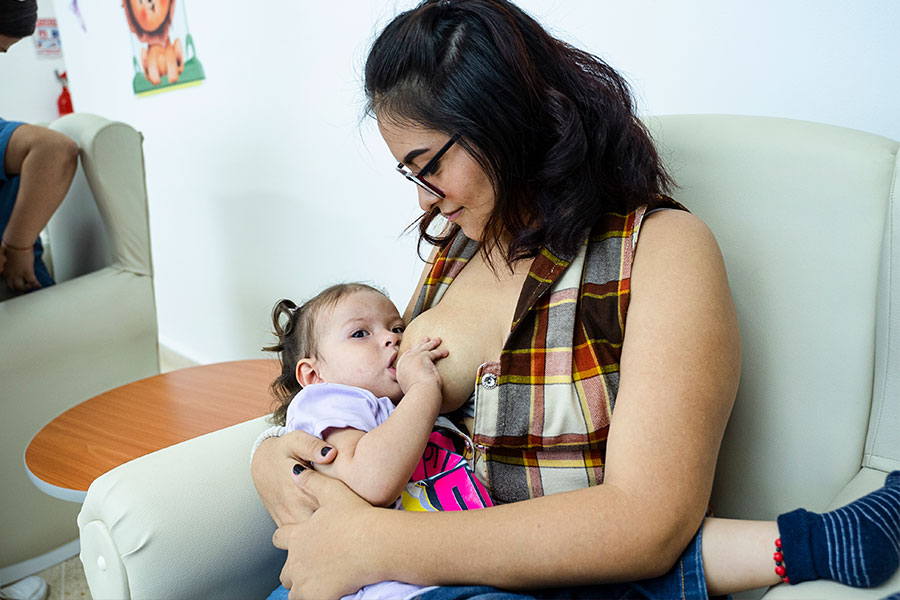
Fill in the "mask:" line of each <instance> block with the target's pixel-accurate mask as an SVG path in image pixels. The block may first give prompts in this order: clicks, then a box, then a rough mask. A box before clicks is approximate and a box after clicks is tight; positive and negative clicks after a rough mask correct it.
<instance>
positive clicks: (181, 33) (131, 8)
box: [122, 0, 205, 96]
mask: <svg viewBox="0 0 900 600" xmlns="http://www.w3.org/2000/svg"><path fill="white" fill-rule="evenodd" d="M122 8H123V9H124V10H125V19H126V21H127V22H128V27H129V28H130V29H131V33H132V36H131V49H132V63H133V65H134V78H133V80H132V87H133V89H134V93H135V94H136V95H138V96H147V95H151V94H156V93H159V92H164V91H169V90H174V89H179V88H183V87H188V86H193V85H199V84H200V82H201V81H203V79H204V77H205V76H204V73H203V65H201V64H200V61H199V60H198V59H197V51H196V49H195V47H194V39H193V37H192V36H191V34H190V31H188V26H187V17H186V15H185V11H184V0H178V2H176V1H175V0H155V1H154V2H146V1H144V0H122Z"/></svg>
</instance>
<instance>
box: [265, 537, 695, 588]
mask: <svg viewBox="0 0 900 600" xmlns="http://www.w3.org/2000/svg"><path fill="white" fill-rule="evenodd" d="M702 534H703V527H702V526H701V528H700V529H698V530H697V533H696V535H694V539H692V540H691V542H690V544H688V547H687V548H685V550H684V552H683V553H682V554H681V557H680V558H679V559H678V561H677V562H676V563H675V566H673V567H672V569H671V570H670V571H669V572H668V573H666V574H665V575H661V576H660V577H654V578H653V579H644V580H642V581H636V582H632V583H603V584H598V585H586V586H574V587H561V588H549V589H544V590H535V591H531V592H510V591H506V590H501V589H497V588H494V587H490V586H483V585H482V586H445V587H440V588H437V589H434V590H431V591H428V592H425V593H424V594H422V595H421V596H417V597H416V598H417V600H598V599H607V598H608V599H611V600H612V599H631V598H646V599H649V600H673V599H675V598H682V599H684V600H692V599H701V598H702V599H703V600H705V599H706V598H707V596H708V595H707V593H706V574H705V573H704V572H703V556H702V554H701V548H702ZM287 597H288V591H287V590H286V589H284V588H283V587H280V588H278V589H277V590H275V591H274V592H272V595H270V596H269V598H268V600H287Z"/></svg>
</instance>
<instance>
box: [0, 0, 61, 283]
mask: <svg viewBox="0 0 900 600" xmlns="http://www.w3.org/2000/svg"><path fill="white" fill-rule="evenodd" d="M36 22H37V5H36V4H35V2H34V0H24V1H18V0H2V1H0V52H6V51H7V50H8V49H9V48H10V47H11V46H12V45H13V44H15V43H16V42H18V41H19V40H21V39H22V38H24V37H28V36H30V35H31V34H32V33H34V27H35V23H36ZM0 164H2V166H3V170H2V172H0V235H2V238H0V300H5V299H6V298H9V297H11V296H15V295H17V294H21V293H23V292H30V291H33V290H36V289H40V288H42V287H47V286H49V285H53V278H52V277H50V273H49V271H48V270H47V267H46V265H45V264H44V261H43V260H42V259H41V255H42V254H43V248H42V246H41V241H40V239H39V236H40V233H41V230H43V229H44V227H46V225H47V222H48V221H49V220H50V217H51V216H53V213H54V212H56V209H57V208H58V207H59V205H60V203H61V202H62V199H63V198H64V197H65V195H66V192H67V191H68V190H69V186H70V185H71V183H72V178H73V177H75V170H76V169H77V168H78V145H77V144H76V143H75V142H74V141H73V140H71V139H70V138H69V137H67V136H66V135H64V134H62V133H59V132H56V131H52V130H50V129H47V128H46V127H39V126H36V125H28V124H26V123H22V122H19V121H6V120H4V119H2V118H0Z"/></svg>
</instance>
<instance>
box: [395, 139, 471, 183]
mask: <svg viewBox="0 0 900 600" xmlns="http://www.w3.org/2000/svg"><path fill="white" fill-rule="evenodd" d="M459 138H460V135H459V134H458V133H457V134H455V135H454V136H453V137H451V138H450V140H449V141H448V142H447V143H446V144H444V145H443V146H442V147H441V149H440V150H438V151H437V154H435V155H434V156H432V157H431V160H429V161H428V162H427V163H425V166H424V167H422V168H421V169H420V170H419V172H418V173H413V172H412V171H410V170H409V169H407V168H406V166H405V165H404V164H403V163H397V172H399V173H400V174H401V175H403V176H404V177H406V178H407V179H409V180H410V181H412V182H413V183H415V184H416V185H417V186H419V187H420V188H422V189H423V190H425V191H426V192H428V193H429V194H431V195H432V196H437V197H438V198H441V199H443V198H446V196H445V195H444V192H442V191H441V190H440V188H438V187H437V186H435V185H432V184H431V183H428V182H427V181H425V180H424V179H422V175H423V174H425V175H427V174H428V173H430V172H431V171H433V170H434V168H435V167H436V166H437V163H438V161H439V160H440V159H441V157H442V156H443V155H444V154H446V153H447V150H449V149H450V147H451V146H452V145H453V144H455V143H456V140H458V139H459Z"/></svg>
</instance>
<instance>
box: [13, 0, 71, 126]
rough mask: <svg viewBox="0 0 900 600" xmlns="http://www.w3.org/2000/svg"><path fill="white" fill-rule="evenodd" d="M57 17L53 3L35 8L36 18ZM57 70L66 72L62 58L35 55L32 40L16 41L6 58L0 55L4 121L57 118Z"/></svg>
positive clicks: (45, 2) (32, 121)
mask: <svg viewBox="0 0 900 600" xmlns="http://www.w3.org/2000/svg"><path fill="white" fill-rule="evenodd" d="M55 16H56V11H55V10H54V7H53V3H52V2H50V1H49V0H43V1H42V2H40V3H39V6H38V18H39V19H52V18H54V17H55ZM54 70H56V71H60V72H62V71H65V70H66V64H65V58H64V57H55V56H38V53H37V50H36V49H35V45H34V40H33V39H31V38H28V39H23V40H20V41H19V42H17V43H16V44H15V45H14V46H13V47H12V48H10V49H9V52H8V53H7V54H6V55H2V56H0V81H2V82H3V83H2V86H3V87H2V90H3V92H2V93H0V117H3V118H4V119H6V120H7V121H25V122H27V123H49V122H50V121H52V120H54V119H56V118H57V117H58V116H59V113H58V110H57V107H56V99H57V98H59V94H60V92H61V91H62V87H60V85H59V82H57V80H56V73H54Z"/></svg>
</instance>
